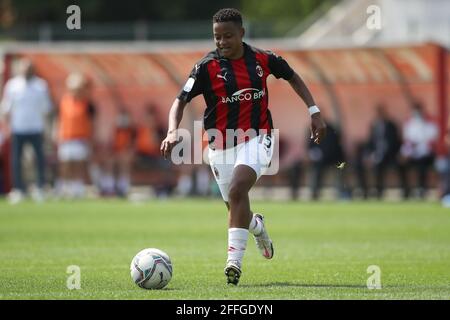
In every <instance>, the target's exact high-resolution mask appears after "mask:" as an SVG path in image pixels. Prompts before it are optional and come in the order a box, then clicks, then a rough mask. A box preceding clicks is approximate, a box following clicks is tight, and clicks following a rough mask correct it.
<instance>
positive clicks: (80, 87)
mask: <svg viewBox="0 0 450 320" xmlns="http://www.w3.org/2000/svg"><path fill="white" fill-rule="evenodd" d="M66 87H67V92H66V94H64V96H63V97H62V99H61V102H60V105H59V109H58V111H57V113H58V114H57V118H58V120H57V121H58V131H57V132H58V160H59V164H60V171H59V174H60V175H59V181H58V183H57V188H58V189H59V191H60V192H61V193H62V195H63V196H66V197H69V198H80V197H83V196H84V195H85V179H86V176H87V161H88V158H89V154H90V146H91V142H92V136H93V129H92V127H93V121H94V117H95V107H94V105H93V104H92V102H91V101H90V99H89V89H90V86H89V82H88V80H87V79H86V77H85V76H84V75H82V74H80V73H71V74H70V75H69V76H68V77H67V80H66Z"/></svg>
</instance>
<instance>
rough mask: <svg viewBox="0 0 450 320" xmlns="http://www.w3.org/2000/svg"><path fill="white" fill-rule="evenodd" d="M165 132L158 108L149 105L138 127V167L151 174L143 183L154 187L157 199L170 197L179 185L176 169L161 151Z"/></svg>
mask: <svg viewBox="0 0 450 320" xmlns="http://www.w3.org/2000/svg"><path fill="white" fill-rule="evenodd" d="M165 131H166V130H165V127H163V126H162V125H161V121H160V120H159V118H158V114H157V109H156V106H154V105H152V104H150V105H148V106H147V107H146V108H145V110H144V114H143V116H142V119H141V121H140V123H139V124H138V126H137V134H136V152H137V162H138V167H140V169H143V170H144V171H147V172H148V173H150V176H149V177H148V179H146V181H143V183H144V184H149V185H151V186H153V189H154V191H155V194H156V196H157V197H166V196H169V195H170V194H171V193H172V191H173V189H174V188H175V187H176V184H177V182H176V177H175V175H176V173H175V172H174V171H175V169H174V168H173V166H172V165H171V162H170V161H169V160H166V159H164V158H163V157H162V156H161V153H160V151H159V148H160V145H161V141H162V139H163V138H164V136H165Z"/></svg>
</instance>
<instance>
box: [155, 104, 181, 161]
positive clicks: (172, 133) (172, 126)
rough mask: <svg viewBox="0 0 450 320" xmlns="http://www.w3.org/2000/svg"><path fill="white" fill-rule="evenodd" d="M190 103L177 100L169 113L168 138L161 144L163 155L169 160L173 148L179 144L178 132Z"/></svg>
mask: <svg viewBox="0 0 450 320" xmlns="http://www.w3.org/2000/svg"><path fill="white" fill-rule="evenodd" d="M187 104H188V103H187V102H186V101H184V100H180V99H179V98H176V99H175V101H174V102H173V104H172V107H171V108H170V111H169V128H168V130H167V136H166V138H165V139H164V140H163V142H162V143H161V149H160V150H161V155H162V156H164V158H166V159H168V158H169V157H170V153H171V152H172V148H173V147H174V146H175V145H176V144H177V142H178V138H177V133H176V130H177V129H178V126H179V125H180V122H181V119H183V111H184V108H185V107H186V105H187Z"/></svg>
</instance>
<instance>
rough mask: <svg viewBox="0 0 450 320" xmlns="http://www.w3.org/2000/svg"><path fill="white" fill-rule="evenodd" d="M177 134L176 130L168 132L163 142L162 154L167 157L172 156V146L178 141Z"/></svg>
mask: <svg viewBox="0 0 450 320" xmlns="http://www.w3.org/2000/svg"><path fill="white" fill-rule="evenodd" d="M178 142H179V141H178V139H177V134H176V132H175V131H173V132H171V133H168V134H167V137H166V138H165V139H164V140H163V142H161V148H160V151H161V155H162V156H163V157H164V158H165V159H169V158H170V154H171V152H172V148H173V147H174V146H175V145H176V144H177V143H178Z"/></svg>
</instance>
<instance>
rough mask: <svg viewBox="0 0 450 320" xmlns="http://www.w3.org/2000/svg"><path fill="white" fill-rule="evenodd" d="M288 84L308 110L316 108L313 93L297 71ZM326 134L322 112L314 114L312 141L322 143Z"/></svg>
mask: <svg viewBox="0 0 450 320" xmlns="http://www.w3.org/2000/svg"><path fill="white" fill-rule="evenodd" d="M288 82H289V84H290V85H291V87H292V89H294V91H295V92H296V93H297V94H298V96H299V97H300V98H301V99H302V100H303V102H304V103H305V104H306V106H307V107H308V108H310V107H314V106H316V103H315V102H314V98H313V97H312V94H311V92H310V91H309V89H308V87H307V86H306V84H305V83H304V82H303V80H302V78H301V77H300V76H299V75H298V74H297V73H296V72H295V71H294V73H293V76H292V77H291V79H290V80H288ZM326 132H327V126H326V124H325V121H323V119H322V116H321V114H320V111H319V112H315V113H313V114H312V115H311V139H312V140H313V141H314V142H315V143H317V144H319V143H320V141H321V140H322V139H323V138H324V137H325V135H326Z"/></svg>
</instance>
